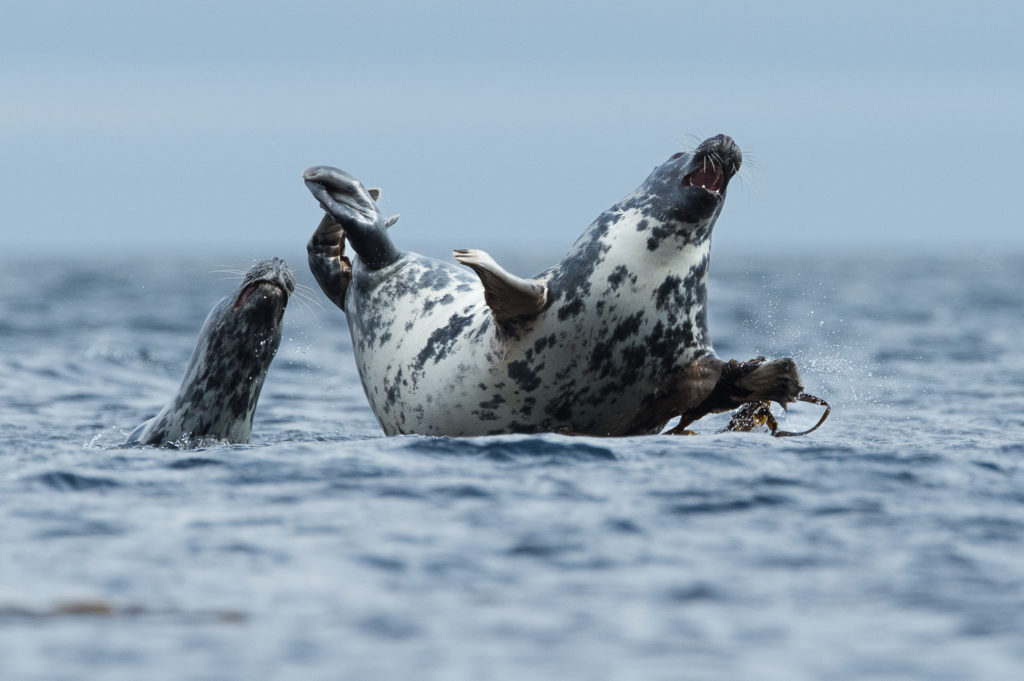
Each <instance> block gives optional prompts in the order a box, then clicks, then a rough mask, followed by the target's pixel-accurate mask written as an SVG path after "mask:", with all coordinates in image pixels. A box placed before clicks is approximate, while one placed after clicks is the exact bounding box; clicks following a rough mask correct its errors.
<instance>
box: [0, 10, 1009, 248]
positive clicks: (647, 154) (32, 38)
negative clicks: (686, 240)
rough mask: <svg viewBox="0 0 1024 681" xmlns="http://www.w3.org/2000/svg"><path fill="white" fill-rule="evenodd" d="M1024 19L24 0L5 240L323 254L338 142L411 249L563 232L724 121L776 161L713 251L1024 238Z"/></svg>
mask: <svg viewBox="0 0 1024 681" xmlns="http://www.w3.org/2000/svg"><path fill="white" fill-rule="evenodd" d="M1022 29H1024V9H1022V8H1021V6H1019V5H1017V4H1014V3H1005V2H1003V3H994V2H993V3H989V2H980V3H978V2H976V3H963V2H962V1H961V2H942V1H940V2H931V3H928V4H921V3H893V2H891V0H890V1H888V2H871V1H865V2H857V3H849V4H847V5H843V6H836V5H833V4H830V3H818V2H815V3H811V2H808V3H801V2H770V3H766V2H741V3H727V2H716V3H687V2H679V1H678V0H675V1H666V2H629V3H627V2H615V3H611V2H571V3H561V4H549V3H548V2H533V1H527V0H518V1H517V2H514V3H509V2H503V3H493V4H489V3H480V2H432V3H417V4H414V3H389V2H383V3H382V2H370V3H367V2H361V3H344V2H288V3H269V2H263V1H261V0H250V1H249V2H220V3H213V4H208V3H207V2H177V3H160V4H156V3H139V2H101V3H79V2H45V1H36V2H31V3H28V2H22V3H11V2H8V3H5V4H4V6H3V8H2V9H0V196H2V200H0V243H2V244H3V247H4V250H5V251H7V252H21V251H36V252H38V251H43V250H45V249H47V248H49V247H50V246H51V245H56V246H57V250H58V251H60V252H75V251H83V250H84V251H90V252H91V251H103V250H111V251H116V252H118V253H131V252H137V251H142V250H145V249H147V248H153V247H155V248H158V249H161V250H185V249H196V248H199V249H203V250H208V251H213V252H216V253H224V254H226V255H229V256H234V257H237V258H238V259H243V258H250V257H263V256H269V255H280V256H282V257H286V258H288V259H289V260H292V261H293V264H295V265H300V264H301V262H294V261H295V260H299V261H301V259H302V258H304V245H305V241H306V239H307V238H308V236H309V234H310V232H311V231H312V229H313V228H314V227H315V225H316V223H317V221H318V215H319V213H318V210H317V207H316V205H315V204H314V202H313V200H312V199H311V198H310V196H309V194H308V193H307V191H306V189H305V187H304V186H303V184H302V181H301V179H300V174H301V172H302V169H303V168H304V167H306V166H308V165H314V164H323V163H326V164H331V165H337V166H339V167H342V168H344V169H346V170H348V171H350V172H352V173H353V174H355V175H356V176H357V177H360V178H361V179H362V180H363V181H364V182H365V183H366V184H367V185H370V186H380V187H382V188H383V190H384V198H383V203H384V210H385V211H387V212H389V213H394V212H400V213H402V220H401V222H399V223H398V225H397V226H396V227H395V228H394V230H395V231H394V232H393V233H394V236H395V238H396V241H397V242H398V243H399V244H400V245H401V246H403V247H406V248H410V249H412V250H418V251H420V252H424V253H428V254H430V255H436V256H440V257H448V254H449V253H450V250H451V249H452V248H468V247H477V248H484V249H487V250H489V251H491V252H492V253H493V254H495V256H496V257H498V258H499V260H501V259H502V258H501V256H502V255H503V254H507V253H514V252H516V251H518V250H522V249H525V248H530V247H531V245H536V246H538V247H539V248H540V249H541V250H544V251H552V250H554V251H560V250H565V249H567V248H568V246H569V245H570V244H571V242H572V241H573V240H574V239H575V238H576V237H577V236H578V234H579V233H580V232H581V231H582V230H583V229H584V228H585V227H586V225H587V224H589V222H590V221H591V220H592V219H593V218H594V217H596V216H597V214H598V213H599V212H600V211H601V210H603V209H604V208H606V207H608V206H609V205H611V204H612V203H613V202H614V201H616V200H617V199H618V198H620V197H621V196H623V195H624V194H626V193H628V192H629V191H631V190H632V189H633V188H634V187H635V186H636V185H638V184H639V183H640V182H641V181H642V180H643V179H644V177H645V176H646V175H647V173H648V172H649V171H650V170H651V168H652V167H654V166H655V165H657V164H659V163H661V162H662V161H664V160H665V159H666V158H667V157H668V156H669V155H671V154H672V153H673V152H675V151H677V150H679V149H680V148H682V147H685V146H686V145H688V144H692V143H693V142H694V141H699V140H700V139H702V138H703V137H707V136H710V135H713V134H716V133H720V132H722V133H727V134H729V135H732V136H733V137H734V138H735V139H736V140H737V142H738V143H739V144H740V146H741V147H742V148H743V150H744V152H745V154H746V156H747V158H748V159H749V160H750V161H751V163H748V168H747V170H745V171H744V172H743V173H742V176H741V181H739V182H734V184H733V185H732V186H731V187H730V192H729V193H730V195H729V202H728V205H727V206H726V209H725V211H724V213H723V216H722V218H721V219H720V221H719V224H718V227H717V228H716V231H715V243H716V248H717V247H723V248H733V249H736V248H744V247H745V246H746V245H747V244H752V243H756V244H758V248H759V249H761V248H762V247H764V248H771V249H773V250H781V249H782V248H787V247H790V246H792V247H798V248H800V249H801V250H809V249H814V250H820V251H822V252H823V253H828V252H836V251H845V250H848V249H849V248H851V247H868V248H875V249H888V248H906V247H908V246H912V247H914V248H932V247H937V248H952V247H964V246H965V245H966V246H968V247H969V246H970V245H972V244H978V245H979V247H991V246H992V245H993V244H997V245H1009V246H1010V247H1022V246H1024V236H1022V230H1021V228H1020V223H1021V217H1020V215H1021V209H1020V201H1021V197H1020V196H1019V189H1018V188H1019V186H1020V181H1019V180H1020V177H1021V173H1020V171H1019V170H1018V164H1019V163H1020V160H1021V158H1022V153H1021V152H1022V151H1024V133H1022V131H1021V123H1022V121H1024V49H1022V47H1021V45H1022V42H1024V41H1022V40H1021V39H1020V36H1021V34H1022V32H1024V30H1022Z"/></svg>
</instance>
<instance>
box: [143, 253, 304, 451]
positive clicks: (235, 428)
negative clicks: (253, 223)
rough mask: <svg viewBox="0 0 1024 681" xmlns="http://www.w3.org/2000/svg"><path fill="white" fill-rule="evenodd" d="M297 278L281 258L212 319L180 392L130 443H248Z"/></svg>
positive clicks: (251, 277) (263, 265) (262, 268)
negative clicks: (261, 392) (282, 321)
mask: <svg viewBox="0 0 1024 681" xmlns="http://www.w3.org/2000/svg"><path fill="white" fill-rule="evenodd" d="M294 291H295V279H294V277H293V276H292V272H291V270H290V269H289V268H288V265H286V264H285V262H284V261H283V260H281V259H279V258H272V259H270V260H263V261H261V262H258V263H256V264H255V265H253V266H252V267H251V268H250V269H249V271H248V272H246V274H245V276H244V278H243V279H242V282H241V284H239V286H238V288H236V289H235V290H234V291H233V292H232V293H231V294H229V295H228V296H226V297H224V298H223V299H222V300H221V301H220V302H219V303H217V304H216V305H215V306H214V308H213V309H212V310H211V311H210V314H209V315H208V316H207V317H206V321H205V322H204V323H203V328H202V330H201V331H200V332H199V339H198V341H197V342H196V347H195V350H194V351H193V352H192V358H191V359H190V360H189V362H188V367H187V368H186V369H185V377H184V378H183V379H182V381H181V386H180V387H179V388H178V393H177V394H176V395H175V396H174V399H172V400H171V401H170V402H168V403H167V405H166V406H165V407H164V408H163V409H162V410H160V413H158V414H157V415H156V416H154V417H153V418H151V419H149V420H148V421H146V422H145V423H143V424H141V425H140V426H138V427H137V428H135V430H134V431H132V433H131V434H130V435H129V436H128V439H127V440H126V441H125V443H124V444H125V445H165V446H175V447H190V446H197V445H199V444H202V443H205V442H209V441H220V442H232V443H244V442H249V438H250V437H251V436H252V418H253V414H254V413H255V411H256V403H257V402H258V401H259V398H260V391H261V390H262V389H263V379H264V378H266V375H267V370H268V369H269V368H270V362H271V361H272V360H273V359H274V355H275V354H277V348H278V346H279V345H280V344H281V320H282V319H283V317H284V310H285V307H287V305H288V297H289V296H290V295H291V294H292V293H293V292H294Z"/></svg>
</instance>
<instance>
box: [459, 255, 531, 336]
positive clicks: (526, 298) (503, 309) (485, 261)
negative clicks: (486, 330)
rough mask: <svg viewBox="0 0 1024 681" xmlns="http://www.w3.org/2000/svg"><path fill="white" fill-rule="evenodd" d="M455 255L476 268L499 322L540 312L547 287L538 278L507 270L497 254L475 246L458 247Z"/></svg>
mask: <svg viewBox="0 0 1024 681" xmlns="http://www.w3.org/2000/svg"><path fill="white" fill-rule="evenodd" d="M454 255H455V259H456V260H458V261H459V262H460V263H462V264H463V265H466V266H467V267H471V268H473V271H474V272H476V274H477V276H478V277H480V281H481V282H482V283H483V285H484V300H485V301H487V306H488V307H489V308H491V314H493V315H494V321H496V322H497V323H498V324H499V325H501V324H505V323H507V322H510V321H512V320H513V319H516V318H517V317H522V316H524V315H533V314H537V313H538V312H540V311H541V309H542V308H543V307H544V303H545V302H547V298H548V288H547V286H545V285H544V284H543V283H542V282H539V281H537V280H536V279H523V278H522V277H517V276H515V275H514V274H509V273H508V272H506V271H505V270H504V269H503V268H502V267H501V265H499V264H498V263H496V262H494V258H492V257H491V256H489V255H488V254H487V253H485V252H483V251H478V250H476V249H465V248H463V249H459V250H457V251H455V253H454Z"/></svg>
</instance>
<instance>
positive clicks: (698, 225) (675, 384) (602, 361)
mask: <svg viewBox="0 0 1024 681" xmlns="http://www.w3.org/2000/svg"><path fill="white" fill-rule="evenodd" d="M741 163H742V154H741V152H740V149H739V147H738V146H737V145H736V143H735V142H733V140H732V139H730V138H729V137H726V136H724V135H718V136H716V137H712V138H711V139H708V140H705V141H704V142H702V143H701V144H700V145H699V146H698V147H697V148H696V149H695V150H694V151H693V152H691V153H677V154H674V155H673V156H672V157H671V158H669V159H668V160H667V161H666V162H665V163H663V164H662V165H660V166H658V167H657V168H655V169H654V171H653V172H652V173H651V174H650V176H649V177H648V178H647V179H646V180H645V181H644V183H643V184H642V185H640V187H639V188H637V189H636V190H635V191H633V192H632V193H630V194H628V195H627V196H626V197H624V198H623V199H622V200H621V201H619V202H618V203H616V204H615V205H613V206H612V207H611V208H609V209H608V210H606V211H605V212H604V213H602V214H601V215H600V216H599V217H598V218H597V220H595V221H594V222H593V223H592V224H591V225H590V227H589V228H588V229H587V230H586V231H585V232H584V233H583V235H582V236H581V237H580V238H579V240H577V242H576V243H575V245H574V246H573V247H572V248H571V250H570V251H569V253H568V254H567V255H566V256H565V258H564V259H563V260H562V261H561V262H560V263H559V264H558V265H556V266H555V267H552V268H551V269H549V270H547V271H545V272H542V273H541V274H539V275H537V276H536V277H533V278H530V279H524V278H520V277H517V276H515V275H512V274H510V273H508V272H506V271H505V270H504V269H503V268H502V267H500V266H499V265H498V264H497V263H496V262H495V261H494V259H493V258H491V257H490V256H489V255H488V254H486V253H484V252H483V251H478V250H457V251H455V252H454V256H455V259H456V260H457V261H458V262H460V263H461V264H463V265H466V266H468V267H469V268H470V269H462V268H459V267H457V266H456V265H454V264H452V263H446V262H441V261H438V260H434V259H431V258H426V257H423V256H420V255H417V254H415V253H408V252H403V251H402V250H400V249H399V248H397V247H396V246H395V244H394V242H393V241H392V240H391V237H390V236H389V234H388V229H387V228H388V226H389V225H390V224H391V222H393V221H394V218H392V219H390V220H386V219H384V218H383V217H382V216H381V215H380V213H379V211H378V210H377V206H376V203H375V201H376V198H377V195H378V192H377V190H367V189H366V188H364V187H363V185H362V184H361V183H360V182H359V181H358V180H357V179H356V178H354V177H353V176H351V175H349V174H348V173H345V172H344V171H341V170H338V169H336V168H331V167H328V166H316V167H312V168H309V169H307V170H306V171H305V173H304V174H303V178H304V180H305V182H306V185H307V186H308V187H309V189H310V191H311V192H312V193H313V196H314V197H315V198H316V199H317V201H318V202H319V203H320V205H321V206H322V207H323V208H324V210H325V211H326V216H325V217H324V219H323V220H322V221H321V223H320V226H319V227H318V228H317V230H316V232H315V233H314V235H313V237H312V239H311V240H310V242H309V245H308V252H309V262H310V268H311V270H312V272H313V274H314V276H315V277H316V279H317V282H318V283H319V284H320V287H321V288H322V289H323V291H324V293H325V294H326V295H327V296H328V298H330V299H331V300H332V301H333V302H334V303H335V304H337V305H338V306H339V307H341V308H342V309H343V310H345V312H346V316H347V318H348V323H349V328H350V331H351V334H352V342H353V349H354V352H355V357H356V362H357V365H358V369H359V373H360V376H361V378H362V381H363V387H364V389H365V391H366V394H367V397H368V398H369V402H370V406H371V408H372V409H373V412H374V414H375V415H376V416H377V419H378V421H379V422H380V424H381V427H382V428H383V429H384V431H385V432H386V433H388V434H396V433H418V434H423V435H452V436H457V435H484V434H497V433H509V432H540V431H571V432H575V433H584V434H597V435H630V434H641V433H656V432H660V431H661V430H662V429H663V428H664V427H665V425H666V424H667V423H668V422H669V421H670V420H671V419H672V418H674V417H675V416H679V415H681V414H685V413H696V412H702V413H708V412H709V411H723V410H727V409H735V408H736V407H739V406H740V405H742V404H744V403H747V402H755V401H763V400H774V401H776V402H779V403H781V404H783V405H785V404H786V403H788V402H789V401H792V400H793V399H794V398H795V397H796V396H797V395H798V394H799V393H800V391H801V389H802V388H801V385H800V377H799V374H798V373H797V369H796V364H795V363H794V362H793V361H792V360H791V359H782V360H776V361H774V362H763V363H761V362H758V363H746V364H743V365H740V364H738V363H735V362H733V363H732V364H730V363H726V362H723V361H722V360H721V359H719V358H718V357H716V356H715V353H714V350H713V349H712V346H711V339H710V336H709V333H708V325H707V278H708V265H709V258H710V247H711V231H712V228H713V227H714V225H715V221H716V220H717V219H718V216H719V214H720V213H721V210H722V206H723V204H724V202H725V196H726V191H727V188H728V184H729V181H730V179H732V177H733V176H734V175H735V174H736V172H737V171H738V170H739V167H740V165H741ZM346 239H347V240H348V242H349V244H350V245H351V246H352V248H353V250H354V251H355V253H356V257H355V258H354V259H353V260H349V259H348V258H347V257H346V256H345V255H344V246H345V243H344V242H345V240H346Z"/></svg>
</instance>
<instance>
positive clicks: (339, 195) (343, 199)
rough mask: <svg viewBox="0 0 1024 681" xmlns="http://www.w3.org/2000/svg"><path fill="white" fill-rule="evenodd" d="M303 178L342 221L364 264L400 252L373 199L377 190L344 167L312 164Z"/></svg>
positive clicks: (381, 263)
mask: <svg viewBox="0 0 1024 681" xmlns="http://www.w3.org/2000/svg"><path fill="white" fill-rule="evenodd" d="M302 179H303V180H304V181H305V182H306V186H307V187H308V188H309V191H310V192H311V193H312V194H313V197H314V198H315V199H316V200H317V201H319V202H320V205H321V206H322V207H323V209H324V210H325V211H326V212H327V214H328V215H330V216H331V217H332V218H334V221H335V222H337V223H338V224H339V225H341V227H342V229H343V230H344V233H345V237H346V238H348V240H349V243H351V244H352V248H353V250H355V252H356V254H357V255H359V258H360V260H361V261H362V262H363V264H364V265H365V266H366V267H368V268H369V269H371V270H376V269H380V268H381V267H385V266H387V265H390V264H391V263H393V262H395V261H396V260H398V259H399V258H400V257H401V255H402V252H401V251H399V250H398V249H397V248H396V247H395V245H394V244H393V243H392V242H391V238H390V237H389V236H388V231H387V228H388V226H389V223H393V222H394V219H392V220H390V221H388V220H385V219H383V218H382V217H381V215H380V212H379V211H378V210H377V204H376V202H375V199H376V198H377V197H378V196H379V195H380V190H379V189H378V190H367V189H366V188H365V187H364V186H363V183H362V182H360V181H359V180H357V179H356V178H355V177H353V176H352V175H349V174H348V173H346V172H345V171H344V170H338V169H337V168H332V167H330V166H313V167H312V168H307V169H306V170H305V171H304V172H303V173H302Z"/></svg>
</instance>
